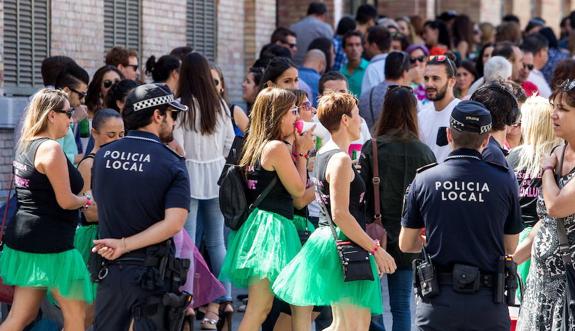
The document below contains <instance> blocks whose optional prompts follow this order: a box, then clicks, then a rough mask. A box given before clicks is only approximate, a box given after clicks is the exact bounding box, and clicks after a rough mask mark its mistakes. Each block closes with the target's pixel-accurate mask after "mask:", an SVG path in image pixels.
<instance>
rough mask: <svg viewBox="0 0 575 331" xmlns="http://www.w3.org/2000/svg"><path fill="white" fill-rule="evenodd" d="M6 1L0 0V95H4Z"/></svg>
mask: <svg viewBox="0 0 575 331" xmlns="http://www.w3.org/2000/svg"><path fill="white" fill-rule="evenodd" d="M3 87H4V1H3V0H0V95H4V90H3Z"/></svg>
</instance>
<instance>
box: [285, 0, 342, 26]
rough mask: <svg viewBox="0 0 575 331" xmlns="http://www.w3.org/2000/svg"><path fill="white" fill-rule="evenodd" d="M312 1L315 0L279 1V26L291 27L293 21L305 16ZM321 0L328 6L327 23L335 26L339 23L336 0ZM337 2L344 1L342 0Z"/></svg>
mask: <svg viewBox="0 0 575 331" xmlns="http://www.w3.org/2000/svg"><path fill="white" fill-rule="evenodd" d="M316 1H317V0H316ZM311 2H314V0H281V1H278V26H285V27H289V26H290V25H292V24H293V23H295V22H297V21H299V20H301V19H302V18H304V17H305V16H306V14H307V7H308V6H309V4H310V3H311ZM320 2H323V3H325V4H326V6H327V10H328V19H329V20H328V22H327V23H329V24H331V25H332V26H334V27H335V26H336V25H337V19H338V17H336V15H334V0H325V1H320ZM337 2H339V3H342V1H337ZM344 2H345V1H344Z"/></svg>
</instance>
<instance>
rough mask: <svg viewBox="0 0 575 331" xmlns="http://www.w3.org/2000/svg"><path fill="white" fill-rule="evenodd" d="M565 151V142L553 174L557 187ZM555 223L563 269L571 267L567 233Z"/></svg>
mask: <svg viewBox="0 0 575 331" xmlns="http://www.w3.org/2000/svg"><path fill="white" fill-rule="evenodd" d="M566 149H567V142H565V147H563V152H562V153H561V159H560V161H559V168H558V169H557V172H556V174H555V180H556V181H557V185H559V180H560V178H561V173H562V172H563V161H564V160H565V150H566ZM556 223H557V234H558V237H559V253H560V254H561V257H562V259H563V263H564V264H565V268H567V266H569V265H571V263H572V260H571V254H569V239H568V238H567V231H566V230H565V224H564V223H563V220H560V219H558V220H556ZM568 292H569V291H568Z"/></svg>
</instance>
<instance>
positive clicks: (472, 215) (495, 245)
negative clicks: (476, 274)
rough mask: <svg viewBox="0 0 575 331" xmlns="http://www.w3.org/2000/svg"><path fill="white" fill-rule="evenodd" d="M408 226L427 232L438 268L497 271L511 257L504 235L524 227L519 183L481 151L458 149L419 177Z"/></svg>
mask: <svg viewBox="0 0 575 331" xmlns="http://www.w3.org/2000/svg"><path fill="white" fill-rule="evenodd" d="M402 226H403V227H406V228H413V229H419V228H424V227H425V228H426V235H427V246H426V250H427V252H428V253H429V254H430V255H431V258H432V260H433V261H434V263H435V264H437V265H438V266H440V267H444V268H450V267H452V266H453V264H455V263H462V264H470V265H474V266H477V267H478V268H479V269H480V270H482V271H483V272H488V273H494V272H496V270H497V261H498V259H499V257H501V256H503V255H505V249H504V241H503V236H504V235H505V234H517V233H519V232H521V230H522V229H523V225H522V222H521V212H520V206H519V201H518V192H517V183H515V181H514V180H513V179H512V178H511V177H510V176H509V175H508V171H507V169H505V168H504V167H501V166H499V165H495V164H490V163H488V162H486V161H484V160H482V157H481V154H480V153H479V152H477V151H474V150H469V149H459V150H456V151H454V152H452V153H451V154H450V156H449V157H448V158H447V159H446V160H445V162H444V163H441V164H439V165H436V166H434V167H429V168H428V169H426V170H423V171H421V172H420V173H418V174H417V175H416V177H415V179H414V181H413V183H412V185H411V186H410V187H409V188H408V192H407V193H406V201H405V208H404V213H403V217H402Z"/></svg>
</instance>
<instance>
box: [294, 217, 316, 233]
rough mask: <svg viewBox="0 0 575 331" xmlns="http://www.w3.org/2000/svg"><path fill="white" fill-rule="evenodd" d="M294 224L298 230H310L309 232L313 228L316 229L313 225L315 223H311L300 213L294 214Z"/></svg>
mask: <svg viewBox="0 0 575 331" xmlns="http://www.w3.org/2000/svg"><path fill="white" fill-rule="evenodd" d="M292 222H293V225H294V226H295V229H296V230H297V231H305V230H307V231H309V232H313V230H315V227H314V226H313V224H311V222H310V221H309V220H308V219H307V218H306V217H303V216H300V215H293V221H292Z"/></svg>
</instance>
